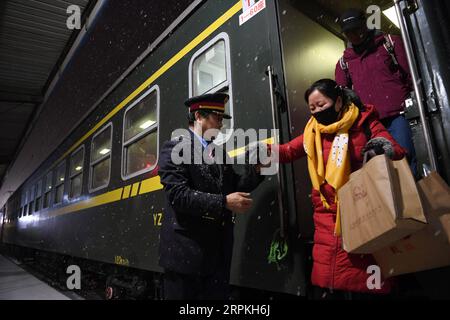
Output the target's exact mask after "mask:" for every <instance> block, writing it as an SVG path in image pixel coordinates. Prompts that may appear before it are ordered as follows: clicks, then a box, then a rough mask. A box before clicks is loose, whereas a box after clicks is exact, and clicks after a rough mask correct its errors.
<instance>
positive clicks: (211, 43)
mask: <svg viewBox="0 0 450 320" xmlns="http://www.w3.org/2000/svg"><path fill="white" fill-rule="evenodd" d="M220 41H224V43H225V68H226V75H227V80H226V81H224V82H223V83H220V84H218V85H216V86H215V87H212V88H210V89H209V90H207V91H205V92H203V93H200V94H207V93H213V92H221V91H222V90H223V89H224V88H226V87H228V96H229V100H228V102H229V106H230V108H229V109H230V110H229V113H230V116H231V119H230V128H229V129H234V105H233V81H231V51H230V37H229V36H228V34H227V33H226V32H221V33H219V34H218V35H217V36H215V37H214V38H212V39H211V40H210V41H209V42H208V43H206V44H205V45H204V46H203V47H201V48H200V49H198V50H197V51H196V52H195V53H194V54H193V55H192V57H191V60H190V61H189V98H192V97H193V96H194V92H193V91H194V84H193V76H194V72H193V71H194V70H193V66H194V61H195V60H196V59H197V58H198V57H200V56H201V55H203V54H204V53H205V52H206V51H208V50H209V49H211V48H212V47H213V46H214V45H215V44H217V43H218V42H220Z"/></svg>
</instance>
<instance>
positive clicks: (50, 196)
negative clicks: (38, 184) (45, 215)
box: [42, 170, 55, 210]
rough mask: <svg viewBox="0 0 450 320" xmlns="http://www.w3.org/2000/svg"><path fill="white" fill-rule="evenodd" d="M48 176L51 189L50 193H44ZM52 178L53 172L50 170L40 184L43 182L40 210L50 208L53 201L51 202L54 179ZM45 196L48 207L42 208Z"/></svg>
mask: <svg viewBox="0 0 450 320" xmlns="http://www.w3.org/2000/svg"><path fill="white" fill-rule="evenodd" d="M49 175H50V186H51V188H50V191H46V190H47V180H48V176H49ZM54 176H55V174H54V170H50V171H48V172H47V173H46V174H45V175H44V177H43V178H42V182H43V184H42V188H43V189H42V191H43V194H42V210H46V209H49V208H51V206H52V203H53V201H52V191H53V178H54ZM47 195H48V206H47V207H45V206H44V204H45V197H46V196H47ZM53 200H54V199H53Z"/></svg>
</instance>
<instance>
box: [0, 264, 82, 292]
mask: <svg viewBox="0 0 450 320" xmlns="http://www.w3.org/2000/svg"><path fill="white" fill-rule="evenodd" d="M74 299H76V300H78V299H79V298H77V297H76V296H73V295H65V294H63V293H61V292H59V291H57V290H55V289H54V288H52V287H50V286H49V285H48V284H46V283H45V282H43V281H41V280H39V279H38V278H36V277H35V276H33V275H32V274H30V273H29V272H27V271H26V270H24V269H23V268H21V267H20V266H19V265H17V264H16V263H15V262H14V261H13V260H11V259H9V258H7V257H5V256H2V255H0V300H74Z"/></svg>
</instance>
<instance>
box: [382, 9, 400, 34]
mask: <svg viewBox="0 0 450 320" xmlns="http://www.w3.org/2000/svg"><path fill="white" fill-rule="evenodd" d="M383 14H384V15H385V16H386V17H387V18H388V19H389V20H390V21H391V22H392V23H393V24H395V25H396V26H397V28H399V29H400V23H399V22H398V19H397V13H396V12H395V7H394V6H392V7H390V8H388V9H386V10H383Z"/></svg>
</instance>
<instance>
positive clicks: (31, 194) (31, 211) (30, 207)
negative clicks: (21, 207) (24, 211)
mask: <svg viewBox="0 0 450 320" xmlns="http://www.w3.org/2000/svg"><path fill="white" fill-rule="evenodd" d="M35 192H36V187H35V186H32V187H31V190H30V198H29V203H28V215H30V214H32V213H33V208H34V207H33V204H34V196H35Z"/></svg>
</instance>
